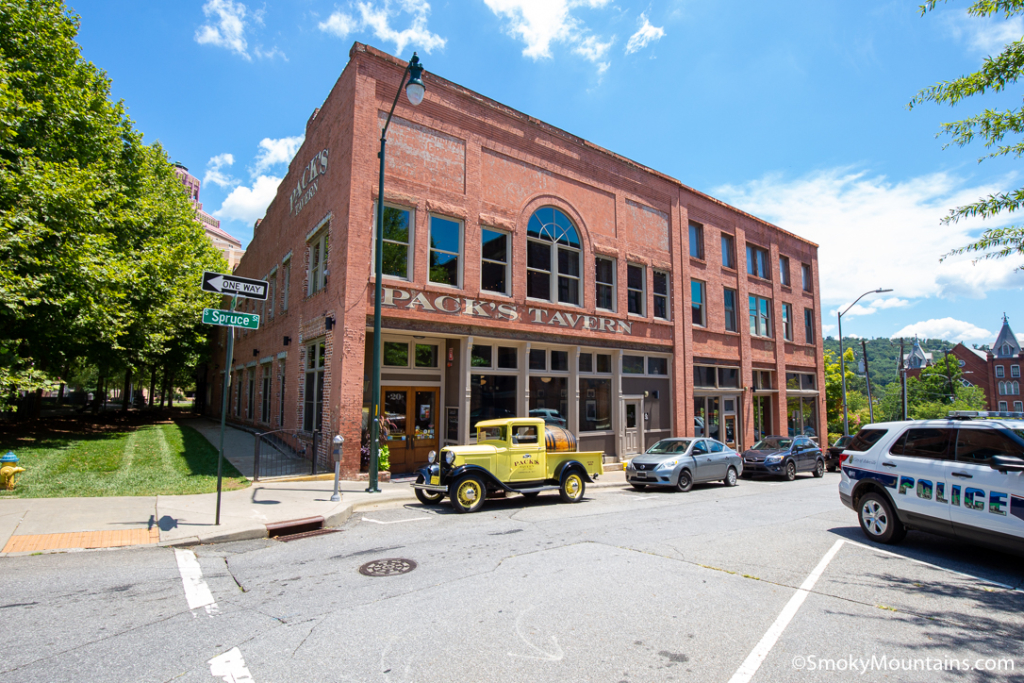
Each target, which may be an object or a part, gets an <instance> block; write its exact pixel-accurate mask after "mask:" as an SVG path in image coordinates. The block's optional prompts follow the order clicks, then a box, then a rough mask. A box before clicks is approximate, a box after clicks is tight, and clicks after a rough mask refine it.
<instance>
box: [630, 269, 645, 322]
mask: <svg viewBox="0 0 1024 683" xmlns="http://www.w3.org/2000/svg"><path fill="white" fill-rule="evenodd" d="M646 285H647V277H646V275H645V273H644V267H643V266H638V265H636V264H634V263H630V264H628V265H627V266H626V296H627V298H628V300H629V312H630V313H632V314H634V315H645V313H644V304H645V303H646V302H647V294H646V290H647V287H646Z"/></svg>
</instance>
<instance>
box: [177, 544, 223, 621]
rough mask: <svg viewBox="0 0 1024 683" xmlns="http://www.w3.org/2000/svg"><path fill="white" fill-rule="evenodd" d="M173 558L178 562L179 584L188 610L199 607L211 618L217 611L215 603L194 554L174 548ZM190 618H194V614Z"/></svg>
mask: <svg viewBox="0 0 1024 683" xmlns="http://www.w3.org/2000/svg"><path fill="white" fill-rule="evenodd" d="M174 557H175V558H176V559H177V560H178V573H179V574H181V583H182V585H183V586H184V588H185V599H186V600H188V608H189V609H190V610H196V609H199V608H200V607H205V608H206V613H207V614H208V615H210V616H211V617H212V616H213V615H214V614H216V613H217V612H218V611H219V608H218V607H217V601H216V600H214V599H213V593H211V592H210V587H209V586H208V585H206V580H205V579H204V578H203V569H202V567H200V566H199V560H198V559H197V558H196V554H195V553H194V552H192V551H191V550H187V549H182V548H175V549H174ZM192 616H193V617H194V616H196V615H195V612H193V613H192Z"/></svg>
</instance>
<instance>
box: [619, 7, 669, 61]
mask: <svg viewBox="0 0 1024 683" xmlns="http://www.w3.org/2000/svg"><path fill="white" fill-rule="evenodd" d="M637 23H638V24H640V25H641V26H640V29H639V30H638V31H637V32H636V33H634V34H633V35H631V36H630V37H629V42H628V43H626V54H627V55H631V54H633V53H634V52H638V51H640V50H642V49H644V48H645V47H647V46H648V45H649V44H650V43H651V42H653V41H656V40H661V39H662V38H664V37H665V29H664V28H660V27H658V26H652V25H651V22H650V21H648V20H647V13H646V12H645V13H642V14H641V15H640V17H639V18H638V19H637Z"/></svg>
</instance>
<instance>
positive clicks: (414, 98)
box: [405, 52, 427, 107]
mask: <svg viewBox="0 0 1024 683" xmlns="http://www.w3.org/2000/svg"><path fill="white" fill-rule="evenodd" d="M422 75H423V66H422V65H421V64H420V58H419V57H417V56H416V53H415V52H413V53H412V60H410V62H409V83H408V84H406V86H405V96H406V97H408V98H409V104H411V105H412V106H414V107H416V106H419V103H420V102H422V101H423V94H424V93H425V92H426V90H427V89H426V87H425V86H424V85H423V79H422V78H421V76H422Z"/></svg>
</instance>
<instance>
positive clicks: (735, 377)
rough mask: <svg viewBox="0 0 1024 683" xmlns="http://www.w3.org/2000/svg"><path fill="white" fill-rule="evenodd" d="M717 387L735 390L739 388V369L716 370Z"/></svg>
mask: <svg viewBox="0 0 1024 683" xmlns="http://www.w3.org/2000/svg"><path fill="white" fill-rule="evenodd" d="M718 386H720V387H727V388H730V389H736V388H739V386H740V370H739V368H718Z"/></svg>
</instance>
